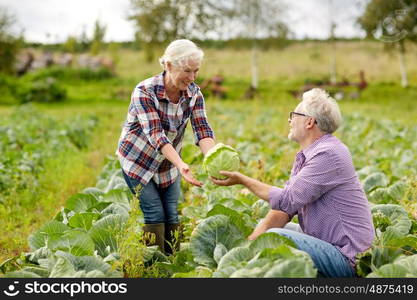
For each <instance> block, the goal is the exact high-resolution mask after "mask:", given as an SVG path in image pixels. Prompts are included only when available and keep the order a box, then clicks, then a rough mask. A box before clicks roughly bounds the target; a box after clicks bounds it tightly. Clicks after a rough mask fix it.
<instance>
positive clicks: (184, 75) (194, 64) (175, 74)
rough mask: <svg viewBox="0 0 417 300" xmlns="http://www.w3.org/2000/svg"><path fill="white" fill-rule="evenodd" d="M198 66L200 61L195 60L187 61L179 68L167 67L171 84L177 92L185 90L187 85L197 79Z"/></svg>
mask: <svg viewBox="0 0 417 300" xmlns="http://www.w3.org/2000/svg"><path fill="white" fill-rule="evenodd" d="M200 65H201V63H200V61H199V60H195V59H187V60H185V61H184V63H183V64H182V65H180V66H174V65H169V67H168V71H169V73H170V78H171V82H172V83H173V84H174V86H175V87H176V88H178V89H179V90H181V91H183V90H186V89H187V87H188V85H190V84H191V83H192V82H193V81H194V80H195V79H196V78H197V75H198V71H199V70H200Z"/></svg>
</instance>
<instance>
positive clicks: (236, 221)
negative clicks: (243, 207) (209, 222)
mask: <svg viewBox="0 0 417 300" xmlns="http://www.w3.org/2000/svg"><path fill="white" fill-rule="evenodd" d="M215 215H225V216H227V217H229V220H230V222H232V224H233V225H235V226H236V227H237V228H239V230H240V231H241V232H243V234H244V236H245V237H247V236H249V234H251V232H252V227H249V226H248V225H246V223H245V221H244V219H243V217H242V215H241V214H239V213H238V212H236V211H234V210H233V209H230V208H227V207H225V206H223V205H221V204H216V205H215V206H214V207H213V208H212V209H211V210H210V211H209V212H208V213H207V216H206V217H211V216H215Z"/></svg>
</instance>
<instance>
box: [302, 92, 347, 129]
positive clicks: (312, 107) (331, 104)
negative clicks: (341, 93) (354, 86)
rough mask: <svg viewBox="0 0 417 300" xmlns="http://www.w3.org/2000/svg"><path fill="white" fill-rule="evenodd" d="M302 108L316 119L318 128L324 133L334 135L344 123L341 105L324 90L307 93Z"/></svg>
mask: <svg viewBox="0 0 417 300" xmlns="http://www.w3.org/2000/svg"><path fill="white" fill-rule="evenodd" d="M301 106H302V108H303V110H304V112H305V113H306V114H307V115H309V116H312V117H313V118H315V119H316V121H317V126H318V127H319V128H320V130H321V131H323V132H326V133H333V132H335V131H336V130H337V128H339V126H340V124H341V123H342V114H341V113H340V109H339V105H338V104H337V102H336V101H335V100H334V99H333V98H332V97H330V96H329V94H328V93H327V92H326V91H324V90H322V89H319V88H314V89H311V90H309V91H307V92H305V93H304V94H303V100H302V102H301Z"/></svg>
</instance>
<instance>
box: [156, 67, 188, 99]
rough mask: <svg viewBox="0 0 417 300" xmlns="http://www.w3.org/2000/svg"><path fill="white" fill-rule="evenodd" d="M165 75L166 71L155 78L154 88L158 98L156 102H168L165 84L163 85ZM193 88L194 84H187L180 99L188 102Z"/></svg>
mask: <svg viewBox="0 0 417 300" xmlns="http://www.w3.org/2000/svg"><path fill="white" fill-rule="evenodd" d="M165 74H166V71H163V72H161V73H159V74H158V75H156V76H155V85H154V86H155V87H156V88H157V90H156V96H157V97H158V100H162V99H166V100H168V96H167V93H166V89H165V84H164V76H165ZM194 86H195V83H191V84H189V85H188V86H187V89H186V90H185V91H183V92H182V93H181V98H182V96H185V100H188V99H189V98H191V96H192V95H193V88H194Z"/></svg>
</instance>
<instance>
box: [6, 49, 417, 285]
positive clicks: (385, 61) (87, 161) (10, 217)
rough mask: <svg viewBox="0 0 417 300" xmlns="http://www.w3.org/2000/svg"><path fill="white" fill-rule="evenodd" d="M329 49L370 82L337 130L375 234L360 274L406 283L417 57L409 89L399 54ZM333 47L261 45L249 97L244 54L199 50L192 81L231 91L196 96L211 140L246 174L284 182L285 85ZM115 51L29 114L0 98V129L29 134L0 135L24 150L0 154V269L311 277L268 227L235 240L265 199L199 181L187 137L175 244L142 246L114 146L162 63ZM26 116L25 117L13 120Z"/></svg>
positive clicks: (415, 260) (416, 140) (415, 171)
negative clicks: (100, 72)
mask: <svg viewBox="0 0 417 300" xmlns="http://www.w3.org/2000/svg"><path fill="white" fill-rule="evenodd" d="M337 48H338V49H340V52H338V57H340V58H342V57H343V60H342V59H341V60H340V64H339V67H338V72H340V74H343V76H344V77H346V78H348V79H349V80H351V81H356V80H357V79H358V78H357V73H358V72H359V70H361V69H364V70H365V75H366V79H367V81H368V83H369V86H368V87H367V88H366V89H365V90H364V91H363V92H362V94H361V95H360V98H358V99H343V100H341V101H340V102H339V105H340V107H341V111H342V114H343V116H344V124H343V126H342V127H341V128H340V129H339V130H338V131H337V132H336V136H337V137H339V138H340V139H341V140H342V141H343V142H344V143H345V144H346V145H347V146H348V147H349V149H350V151H351V153H352V156H353V160H354V164H355V167H356V169H357V172H358V174H359V177H360V180H361V182H362V183H363V186H364V189H365V191H366V193H367V197H368V200H369V201H370V203H371V205H372V212H373V216H374V224H375V226H376V227H377V228H378V229H377V230H378V231H377V239H376V240H375V242H374V245H373V247H372V248H371V249H370V250H368V251H367V252H365V253H363V254H362V256H361V258H360V263H359V264H358V269H357V272H358V275H359V276H361V277H366V276H371V277H372V276H374V277H406V276H413V277H416V276H417V274H416V273H415V272H416V271H415V270H416V269H417V268H416V267H415V266H416V265H417V236H416V233H417V220H416V218H417V153H416V151H415V149H417V118H416V116H417V103H416V101H417V57H416V56H415V54H414V55H412V54H411V53H412V51H410V52H409V54H408V56H407V57H406V59H407V60H408V61H409V67H410V69H409V79H410V85H411V86H410V87H409V88H407V89H403V88H401V87H400V85H399V72H398V63H397V60H396V57H395V56H394V55H391V56H390V55H389V54H386V53H385V52H382V47H381V45H380V44H378V43H370V42H340V43H339V44H338V45H337ZM414 50H415V49H414ZM330 51H331V48H330V46H329V45H327V44H325V43H310V44H307V45H305V44H303V45H298V44H294V45H291V46H289V47H288V48H285V49H283V50H279V51H278V50H270V51H267V52H263V53H261V54H260V66H261V67H260V70H259V72H260V78H261V82H260V89H259V94H258V95H257V97H256V98H255V99H253V100H245V99H242V97H241V96H242V95H243V93H244V91H245V90H246V88H247V87H248V85H249V82H250V72H249V70H250V68H249V66H250V65H249V59H250V52H249V51H238V52H235V51H233V50H231V49H226V50H213V49H208V50H207V51H206V52H205V55H206V60H205V61H204V62H203V67H202V71H201V75H200V78H199V81H198V82H201V80H202V79H203V78H207V77H209V76H212V75H214V74H217V73H221V74H222V75H223V76H224V77H225V83H224V85H225V87H226V88H228V98H227V99H224V100H217V99H214V98H211V97H207V98H206V105H207V114H208V117H209V121H210V124H211V125H212V127H213V129H214V131H215V133H216V140H217V142H223V143H225V144H229V145H231V146H233V147H235V149H237V150H238V151H239V153H240V157H241V161H242V164H241V171H242V172H243V173H245V174H247V175H249V176H251V177H255V178H257V179H259V180H262V181H264V182H267V183H269V184H274V185H277V186H280V185H282V184H283V183H284V182H285V181H286V180H287V179H288V176H289V172H290V169H291V166H292V163H293V159H294V156H295V153H296V152H297V146H296V144H295V143H292V142H290V141H289V140H288V139H287V134H288V122H287V119H288V112H289V111H292V110H293V109H294V107H295V106H296V105H297V100H296V99H295V98H294V97H293V96H292V95H291V94H290V93H289V91H291V90H295V89H298V88H299V87H300V86H301V85H302V84H303V82H304V81H305V80H306V78H309V79H311V78H313V79H320V78H323V77H324V76H326V75H327V73H328V65H329V63H328V62H327V57H328V56H329V54H330ZM414 53H415V51H414ZM119 56H120V57H119V64H118V68H117V76H116V77H114V78H109V79H102V80H91V81H81V80H69V81H63V82H62V85H63V86H64V87H65V88H66V89H67V93H68V100H66V101H64V102H61V103H54V104H32V105H25V106H23V109H24V110H26V111H27V112H26V115H25V114H24V113H22V112H21V111H20V109H22V108H17V107H16V106H11V105H2V106H0V116H1V118H2V119H1V122H0V131H1V132H5V133H8V132H11V130H15V131H16V132H22V131H23V132H30V134H31V135H22V136H20V135H17V137H16V139H15V142H13V139H12V138H11V137H10V134H9V135H8V136H7V139H5V140H0V142H2V143H3V145H2V148H0V149H1V150H2V153H15V152H13V151H15V150H16V149H11V150H10V145H16V144H19V141H20V142H21V143H20V144H19V145H20V146H19V147H20V148H17V149H18V150H21V154H22V157H18V156H13V159H14V161H15V162H16V164H14V165H13V164H12V163H11V161H12V159H8V160H7V163H8V164H9V165H13V168H14V169H11V171H12V172H9V173H7V172H5V171H3V170H6V171H7V170H8V171H10V169H6V168H5V167H2V165H1V163H2V161H1V160H0V170H2V173H1V176H3V177H1V178H6V176H9V177H7V178H10V180H9V181H8V182H10V183H9V185H8V186H6V185H5V187H4V189H3V191H2V193H1V194H0V195H1V196H2V198H1V199H2V201H1V203H0V208H1V209H0V220H1V221H0V227H1V228H2V229H1V232H2V234H1V238H0V248H1V253H0V263H1V262H3V263H2V264H1V267H0V270H1V271H2V273H3V275H2V276H10V277H36V276H40V277H243V276H249V277H316V276H317V273H316V270H315V269H314V267H313V264H312V261H311V259H310V258H309V257H308V255H306V254H305V253H302V252H301V251H298V250H296V249H294V245H293V244H292V243H291V242H290V241H288V240H285V239H280V238H277V237H276V236H273V235H271V234H265V235H264V236H262V238H259V239H257V240H256V241H254V242H252V243H249V242H248V241H246V239H245V238H246V237H247V236H248V234H249V233H250V232H251V231H252V230H253V228H254V227H255V226H256V224H257V223H258V222H259V220H260V219H261V218H262V217H263V216H264V215H265V213H266V212H267V211H268V207H267V206H266V205H265V203H263V202H262V201H259V200H258V199H256V198H255V197H254V196H252V195H250V194H248V193H247V190H245V189H243V188H242V187H239V186H236V187H233V188H232V187H229V188H220V187H214V186H213V185H212V184H210V183H209V180H208V179H207V176H206V175H205V174H204V172H203V170H202V168H201V162H202V155H201V154H200V153H199V152H198V151H199V150H198V148H197V147H195V146H194V145H193V141H192V139H191V137H192V134H191V132H188V134H187V135H186V140H185V143H184V147H183V158H184V161H185V162H187V163H189V164H190V165H191V166H192V169H193V171H194V172H195V173H197V174H198V178H199V179H200V180H202V181H204V182H205V185H204V187H203V188H202V189H198V188H195V187H191V186H189V185H188V184H186V183H184V182H183V184H182V185H183V192H184V193H183V199H182V200H181V203H180V208H181V221H182V224H183V225H184V230H185V231H184V240H183V243H182V248H181V250H180V251H179V252H177V253H175V254H174V255H173V256H170V257H166V256H164V255H163V254H162V253H160V252H159V251H157V250H156V249H155V248H146V247H145V246H143V244H142V242H141V240H142V236H141V231H140V225H141V222H143V221H142V216H141V213H140V211H139V210H138V209H137V202H135V201H134V200H133V199H132V197H131V196H130V194H129V193H128V192H127V191H126V186H125V184H124V181H123V179H122V177H121V174H120V170H119V168H118V163H117V161H116V160H115V159H114V151H115V148H116V145H117V140H118V137H119V134H120V129H121V125H122V122H123V121H124V118H125V115H126V112H127V106H128V103H129V95H130V92H131V90H132V88H133V87H134V85H135V84H136V83H137V82H138V81H141V80H142V79H144V78H147V77H149V76H152V75H153V74H156V73H157V72H159V71H160V67H159V66H158V65H157V64H156V63H154V64H151V65H147V64H145V63H144V61H143V57H142V53H136V52H133V51H130V50H124V49H123V50H120V53H119ZM371 58H372V59H371ZM246 61H247V62H248V64H247V66H245V65H244V63H242V62H246ZM58 80H59V78H58ZM21 116H23V118H21V119H19V117H21ZM31 118H33V120H32V119H31ZM27 119H28V120H31V121H30V122H29V121H28V122H27V124H26V125H25V124H24V123H25V122H20V123H19V121H17V120H22V121H25V120H27ZM17 123H19V124H20V126H22V127H18V126H17V125H16V124H17ZM33 124H39V126H40V127H39V128H42V132H41V133H39V132H37V131H36V128H33V127H34V126H33ZM75 125H77V126H75ZM23 126H26V127H23ZM31 126H32V127H31ZM30 128H32V129H30ZM37 128H38V127H37ZM189 129H190V128H188V130H189ZM31 130H32V131H31ZM63 132H65V134H64V133H63ZM71 132H73V134H72V135H71ZM16 141H17V142H16ZM27 145H30V147H29V146H27ZM14 147H16V146H14ZM54 147H55V148H54ZM25 151H26V152H27V153H28V154H27V155H26V156H24V155H23V153H24V152H25ZM37 152H38V153H39V155H36V156H35V157H34V156H33V153H37ZM10 157H12V156H10ZM23 162H27V163H26V165H25V166H26V168H28V169H25V168H23V167H22V165H24V164H23ZM3 165H5V163H3ZM2 168H3V169H2ZM3 182H4V183H5V182H6V180H5V179H4V180H3V179H2V184H3ZM230 232H233V234H232V235H230V234H229V233H230ZM202 236H205V237H208V238H202ZM260 266H262V267H260ZM268 270H273V271H268Z"/></svg>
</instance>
